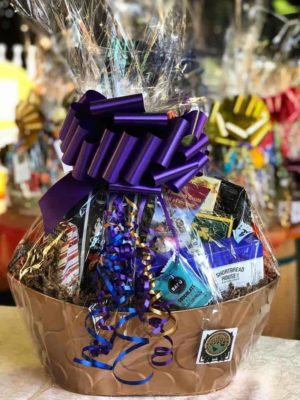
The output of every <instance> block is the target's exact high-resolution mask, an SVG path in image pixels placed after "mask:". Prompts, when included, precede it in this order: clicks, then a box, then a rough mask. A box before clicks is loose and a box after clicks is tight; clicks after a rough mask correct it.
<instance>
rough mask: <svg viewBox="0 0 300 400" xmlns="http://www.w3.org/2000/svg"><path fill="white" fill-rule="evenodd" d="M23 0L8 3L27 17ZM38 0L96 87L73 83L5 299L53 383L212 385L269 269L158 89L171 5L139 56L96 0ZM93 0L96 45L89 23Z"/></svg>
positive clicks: (265, 294)
mask: <svg viewBox="0 0 300 400" xmlns="http://www.w3.org/2000/svg"><path fill="white" fill-rule="evenodd" d="M17 3H18V4H19V6H20V3H21V2H17ZM31 3H32V2H31V1H29V2H28V3H27V4H26V5H24V4H23V6H22V10H23V11H27V13H28V10H29V11H30V10H31V11H32V12H34V13H35V12H36V11H37V10H36V9H35V7H31V6H32V4H31ZM42 3H43V2H42ZM53 3H55V2H52V4H51V8H50V9H49V6H48V4H46V2H45V3H43V5H44V7H43V8H42V9H40V12H38V13H35V16H38V18H39V19H40V20H41V21H42V22H43V23H44V24H46V26H47V27H48V28H50V27H51V24H54V23H59V28H60V29H65V30H66V31H68V33H70V31H69V29H70V26H71V27H72V32H74V31H75V32H76V39H77V42H75V43H76V57H75V59H74V58H73V61H74V60H77V58H78V59H79V60H81V59H82V57H84V56H85V55H88V62H89V64H88V67H87V68H84V71H82V74H81V76H80V82H82V85H83V87H85V86H90V85H92V83H93V82H95V83H98V88H100V89H101V93H100V91H99V92H98V91H95V90H91V89H90V90H87V91H86V92H84V94H83V95H82V96H81V98H79V99H78V101H77V102H74V103H72V105H71V106H70V109H69V112H68V114H67V117H66V119H65V122H64V124H63V126H62V128H61V131H60V139H61V149H62V152H63V157H62V160H63V162H64V163H65V164H67V165H69V166H71V167H73V169H72V171H71V172H70V173H68V174H67V175H65V176H64V177H63V178H62V179H61V180H60V181H59V182H57V183H56V184H55V185H54V186H53V187H52V188H50V189H49V190H48V192H47V193H46V194H45V195H44V196H43V198H42V199H41V201H40V208H41V213H42V217H41V218H40V219H38V220H37V221H36V222H35V224H34V225H33V226H32V228H31V229H30V230H29V232H28V233H27V234H26V236H25V237H24V239H23V240H22V242H21V243H20V244H19V246H18V248H17V249H16V252H15V254H14V256H13V259H12V261H11V263H10V266H9V281H10V284H11V288H12V291H13V294H14V296H15V299H16V303H17V304H18V306H19V307H20V308H21V309H22V310H23V312H24V315H25V319H26V322H27V324H28V325H29V327H30V330H31V332H32V335H33V339H34V341H35V343H36V345H37V348H38V352H39V354H40V356H41V360H42V362H43V364H44V366H45V367H46V369H47V371H49V373H50V374H51V376H52V377H53V380H54V382H56V383H57V384H59V385H60V386H62V387H64V388H66V389H68V390H71V391H74V392H78V393H82V394H93V395H109V396H113V395H128V396H133V395H144V396H145V395H184V394H196V393H207V392H210V391H214V390H218V389H221V388H223V387H225V386H226V385H228V384H229V383H230V381H231V380H232V378H233V377H234V375H235V372H236V369H237V367H238V365H239V363H240V360H241V358H242V357H243V356H244V355H245V354H246V353H247V352H248V350H249V349H250V348H251V347H252V345H253V343H255V341H256V339H257V338H258V337H259V335H260V334H261V333H262V330H263V328H264V325H265V322H266V318H267V316H268V312H269V310H270V305H271V302H272V298H273V295H274V290H275V287H276V285H277V282H278V272H277V268H276V260H275V259H274V256H273V254H272V252H271V250H270V247H269V245H268V243H267V241H266V239H265V237H264V235H263V232H262V228H261V224H260V222H259V218H258V216H257V215H256V214H255V212H254V210H253V209H252V207H251V204H250V201H249V199H248V196H247V193H246V192H245V190H244V189H243V188H242V187H240V186H237V185H235V184H232V183H230V182H228V181H225V180H220V179H218V178H214V177H207V176H204V174H203V173H204V172H205V167H206V165H207V163H208V152H207V142H208V138H207V136H206V134H205V132H204V125H205V121H206V119H207V117H206V115H205V114H204V113H203V112H202V111H201V110H200V109H199V106H197V102H196V101H193V102H192V101H188V100H187V98H186V97H184V98H183V101H180V96H178V93H176V87H175V86H172V85H173V80H172V77H173V75H175V76H176V66H177V65H178V64H177V57H178V49H179V48H180V45H181V33H182V26H184V24H183V20H184V10H183V9H182V5H180V6H179V4H176V3H175V4H173V5H172V7H170V9H169V11H168V13H167V14H166V15H165V16H164V19H163V21H159V20H158V21H159V22H158V21H156V22H157V24H152V23H150V22H151V21H150V22H149V30H148V29H147V31H146V33H145V38H144V41H143V46H142V48H143V52H142V53H141V49H138V51H137V52H136V48H135V47H134V46H131V44H132V43H131V41H130V39H129V38H128V37H127V36H126V30H125V29H123V28H124V27H122V26H121V25H119V24H120V22H119V20H118V19H117V18H115V16H117V11H116V9H115V8H111V7H110V4H109V3H111V2H108V3H107V2H101V3H98V2H97V4H98V6H97V7H96V6H95V4H94V2H90V3H89V4H87V3H84V4H85V7H82V5H81V4H80V5H79V3H77V1H74V2H66V3H65V2H61V1H59V4H60V7H54V4H53ZM62 3H63V4H62ZM38 4H39V5H41V1H39V2H38ZM70 4H72V7H70ZM100 5H101V7H100ZM25 6H26V7H27V8H26V7H25ZM98 7H100V8H98ZM59 9H60V10H62V11H61V12H62V14H58V15H56V13H59ZM100 9H101V16H102V27H103V31H102V32H101V34H102V35H103V36H105V38H104V39H103V42H101V43H99V40H100V39H99V36H94V34H95V32H94V31H91V30H90V29H92V28H93V22H95V21H96V20H97V18H98V15H97V16H96V14H97V13H96V11H97V12H99V13H100ZM112 9H113V10H114V15H113V14H112V11H111V10H112ZM47 12H48V14H45V13H47ZM65 12H67V14H66V15H65V14H64V13H65ZM53 13H54V14H55V15H56V18H53ZM99 15H100V14H99ZM66 17H67V18H66ZM66 22H67V26H66V25H64V24H65V23H66ZM97 22H99V21H98V20H97ZM152 22H153V21H152ZM162 22H163V26H162V25H161V23H162ZM88 27H89V28H88ZM95 27H98V23H97V24H95ZM55 28H57V27H55ZM121 28H122V29H121ZM162 28H163V29H162ZM53 29H54V28H53ZM66 31H65V32H66ZM162 32H163V33H162ZM120 35H121V36H120ZM78 36H79V37H80V38H81V41H80V42H78ZM120 37H122V38H123V39H122V40H120ZM125 39H126V40H125ZM124 43H126V46H125V48H124V49H125V50H124V49H123V51H122V46H123V45H124ZM153 43H155V49H154V48H153V47H151V45H152V46H153ZM104 48H105V49H106V51H108V52H107V53H104V54H103V55H102V56H103V58H101V57H100V58H99V54H100V55H101V54H102V53H101V51H102V50H103V49H104ZM173 48H174V51H173ZM128 49H130V52H131V53H130V57H129V58H128ZM175 49H177V51H175ZM71 50H74V49H73V48H72V49H71ZM79 50H80V51H81V52H80V51H79ZM158 50H160V51H162V50H164V52H162V53H159V54H158ZM166 52H167V54H166ZM71 53H72V54H73V56H74V53H73V52H72V51H71ZM149 54H151V60H149V59H148V58H147V57H148V56H149ZM158 55H159V57H158ZM96 60H97V64H96ZM122 60H123V61H124V63H123V64H122ZM153 60H154V61H153ZM158 62H159V63H160V64H159V65H158V64H157V63H158ZM96 65H97V68H98V69H96ZM74 67H75V68H74V70H75V69H76V68H78V67H79V64H75V65H74ZM159 67H160V68H159ZM99 68H100V70H99ZM99 71H100V72H99ZM153 71H156V72H157V71H159V72H158V73H156V74H155V75H153V74H151V72H153ZM77 72H78V70H77ZM177 72H178V71H177ZM97 77H98V78H97ZM85 78H86V79H88V80H86V79H85ZM96 78H97V79H96ZM169 78H170V79H169ZM83 81H85V83H83ZM170 85H171V86H170ZM133 88H134V89H135V90H136V92H135V91H133ZM179 95H181V93H179Z"/></svg>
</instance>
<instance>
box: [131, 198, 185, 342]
mask: <svg viewBox="0 0 300 400" xmlns="http://www.w3.org/2000/svg"><path fill="white" fill-rule="evenodd" d="M125 200H126V202H127V204H128V205H129V206H130V207H131V208H132V211H130V213H129V222H128V225H129V227H130V228H131V236H132V237H133V238H134V239H135V244H136V246H137V247H138V248H139V249H140V250H141V252H142V264H143V265H144V276H145V277H146V278H147V279H148V280H149V283H150V295H151V296H152V297H151V300H150V306H149V311H150V312H152V314H155V315H157V316H158V317H160V318H162V319H165V318H166V319H167V320H168V322H169V321H172V322H173V325H172V326H171V327H170V328H169V329H168V330H166V331H164V332H162V333H161V335H160V334H159V335H158V334H153V333H151V332H149V334H150V335H151V336H162V337H165V336H170V335H172V334H173V333H174V332H175V331H176V328H177V321H176V319H175V318H174V317H173V315H171V314H170V313H169V312H168V311H165V310H161V309H160V308H158V307H157V306H156V302H157V301H158V300H159V299H160V298H161V297H162V295H161V292H158V291H157V290H155V281H154V278H153V275H152V273H151V272H150V271H151V268H152V264H151V260H152V255H151V252H150V249H149V247H148V245H147V243H145V242H142V241H141V238H140V236H139V235H138V233H137V232H136V230H135V226H136V218H137V211H138V210H137V206H136V204H135V203H134V202H132V201H131V200H130V199H128V197H126V196H125ZM146 318H147V321H149V318H148V316H146ZM150 318H151V316H150Z"/></svg>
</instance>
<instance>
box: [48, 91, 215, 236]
mask: <svg viewBox="0 0 300 400" xmlns="http://www.w3.org/2000/svg"><path fill="white" fill-rule="evenodd" d="M205 121H206V116H205V114H204V113H202V112H201V111H191V112H189V113H186V114H184V115H182V116H180V117H176V118H173V119H169V118H168V114H167V113H147V112H145V109H144V102H143V96H142V95H141V94H135V95H130V96H123V97H118V98H113V99H106V98H105V97H104V96H103V95H101V94H100V93H98V92H96V91H94V90H89V91H87V92H86V94H85V95H84V96H83V97H82V98H81V99H80V100H79V102H77V103H73V104H72V105H71V107H70V110H69V112H68V114H67V117H66V119H65V121H64V124H63V126H62V128H61V132H60V139H61V140H62V144H61V149H62V151H63V153H64V154H63V157H62V160H63V162H64V163H65V164H67V165H71V166H73V167H74V168H73V171H72V172H71V173H69V175H67V176H66V177H64V178H62V180H61V181H59V182H57V183H56V184H55V185H54V186H52V188H50V189H49V190H48V192H47V193H46V194H45V195H44V196H43V197H42V199H41V200H40V208H41V212H42V217H43V221H44V228H45V232H46V233H50V232H52V231H53V230H54V229H55V227H56V226H57V224H58V223H59V221H60V220H62V219H63V217H64V216H65V215H66V213H67V212H68V211H69V210H71V209H72V208H73V207H74V206H75V205H76V204H77V203H78V202H79V201H80V200H82V199H84V197H86V196H87V194H88V193H89V192H90V191H92V190H94V189H97V188H101V187H102V188H106V189H108V190H112V191H115V192H120V193H139V194H159V193H161V190H162V186H164V185H166V186H168V187H169V188H170V189H171V190H174V191H180V190H181V189H182V187H183V186H184V185H186V184H187V183H188V181H189V180H191V179H192V178H193V177H194V176H196V175H198V174H201V171H202V170H203V167H204V166H205V164H206V163H207V162H208V157H207V154H206V145H207V136H206V135H205V133H203V127H204V123H205ZM187 136H189V140H188V143H189V144H188V145H184V144H183V143H184V140H183V139H184V138H185V137H187ZM49 210H51V211H49Z"/></svg>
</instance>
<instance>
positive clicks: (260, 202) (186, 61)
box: [0, 0, 300, 339]
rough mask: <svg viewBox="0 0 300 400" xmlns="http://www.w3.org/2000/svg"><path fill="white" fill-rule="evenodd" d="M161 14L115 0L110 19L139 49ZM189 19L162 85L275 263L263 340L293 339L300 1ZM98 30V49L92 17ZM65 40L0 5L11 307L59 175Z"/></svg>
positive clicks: (67, 97)
mask: <svg viewBox="0 0 300 400" xmlns="http://www.w3.org/2000/svg"><path fill="white" fill-rule="evenodd" d="M88 1H89V0H86V1H83V2H82V4H83V7H84V6H86V7H87V9H88V6H87V5H88ZM19 3H22V2H21V1H19ZM167 3H168V1H165V2H163V1H157V2H156V8H155V10H154V8H153V2H152V1H151V0H115V1H114V7H115V16H116V18H123V19H124V20H125V19H126V18H127V19H128V21H130V26H132V29H131V32H130V34H131V36H132V38H133V39H134V41H135V42H136V45H137V46H140V47H139V48H141V49H142V44H141V43H139V32H141V30H144V29H145V27H146V26H147V24H148V23H149V21H150V19H151V18H152V17H153V15H156V14H155V13H156V12H157V18H159V16H160V13H162V12H163V8H164V7H167ZM24 4H25V5H26V1H24ZM28 4H29V3H28ZM24 10H25V11H26V6H24ZM187 10H188V12H187V18H186V25H185V26H184V29H185V32H186V38H187V39H186V42H185V44H184V49H185V50H184V55H183V56H182V57H181V61H180V63H179V64H178V65H176V66H174V68H177V69H178V68H179V69H180V71H181V74H180V77H181V78H180V79H179V80H176V81H174V82H172V85H170V86H172V90H174V92H176V91H182V93H185V92H186V93H189V95H192V96H194V97H199V99H200V100H199V101H201V104H202V107H203V110H204V111H205V112H206V113H207V114H208V116H209V120H208V126H207V133H208V134H209V136H210V143H211V145H210V157H211V166H210V171H209V173H210V174H213V175H216V176H219V177H223V176H226V177H227V178H229V179H230V180H232V181H234V182H236V183H238V184H241V185H243V186H245V187H246V188H247V190H248V193H249V195H250V197H251V200H252V202H253V203H254V204H255V207H256V208H257V210H258V212H259V213H260V215H261V218H262V224H263V225H264V226H265V230H266V235H267V236H268V237H269V239H270V240H271V243H272V246H273V249H274V251H275V254H276V256H277V258H278V260H279V265H280V272H281V276H282V278H281V282H280V288H279V290H278V292H277V295H276V300H275V303H274V306H273V311H272V314H271V318H270V321H269V325H268V326H267V328H266V331H265V333H266V334H268V335H271V336H278V337H283V338H297V339H300V320H299V309H300V304H299V302H300V296H299V290H300V278H299V268H300V57H299V55H300V23H299V17H300V1H299V0H222V1H220V2H218V5H217V7H216V2H214V1H211V0H188V1H187ZM100 15H101V14H99V16H100ZM99 18H100V17H99ZM95 24H97V26H98V31H99V32H98V35H99V41H100V40H103V38H102V37H101V35H102V31H101V18H100V20H99V21H95ZM70 40H76V32H73V31H72V26H70V27H68V29H67V30H65V34H64V35H62V34H57V35H53V34H52V35H50V34H49V33H48V32H47V31H46V30H42V29H41V28H40V27H39V26H38V25H37V24H36V23H33V22H32V21H31V20H30V19H26V18H24V17H21V16H20V15H18V14H16V13H15V11H14V6H13V5H12V4H10V2H9V1H8V0H0V213H1V215H0V304H10V305H13V299H12V297H11V295H10V292H9V288H8V284H7V280H6V271H7V265H8V263H9V260H10V258H11V257H12V254H13V251H14V248H15V247H16V245H17V243H18V242H19V241H20V240H21V238H22V236H23V235H24V233H25V232H26V230H27V229H28V228H29V227H30V225H31V224H32V222H33V221H34V219H35V217H36V216H37V215H38V213H39V209H38V200H39V199H40V197H41V196H42V194H43V193H44V192H45V191H46V190H47V188H49V187H50V186H51V185H52V184H53V183H54V182H55V181H56V180H58V179H59V178H60V177H61V176H63V174H64V173H65V172H66V170H67V167H66V166H64V165H63V164H62V162H61V160H60V158H61V153H60V147H59V139H58V132H59V128H60V126H61V123H62V121H63V119H64V117H65V115H66V111H67V109H68V107H69V105H70V104H71V103H72V101H73V100H74V99H75V98H76V97H77V92H76V91H77V86H78V85H77V84H78V82H77V81H76V71H75V72H74V71H71V70H70V68H69V64H68V61H67V60H68V59H67V55H66V54H67V48H68V41H70ZM120 45H124V44H122V43H120ZM99 57H101V55H99ZM153 57H154V55H153ZM83 62H84V60H83ZM151 79H153V80H154V81H155V79H156V77H155V73H153V76H152V77H151ZM169 79H172V77H171V76H170V77H169Z"/></svg>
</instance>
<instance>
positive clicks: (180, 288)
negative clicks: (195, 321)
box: [155, 256, 213, 309]
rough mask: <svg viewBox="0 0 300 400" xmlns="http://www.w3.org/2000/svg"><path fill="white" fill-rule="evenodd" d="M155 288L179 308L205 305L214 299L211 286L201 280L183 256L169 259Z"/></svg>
mask: <svg viewBox="0 0 300 400" xmlns="http://www.w3.org/2000/svg"><path fill="white" fill-rule="evenodd" d="M155 290H157V291H160V292H161V294H162V297H163V298H164V299H165V300H168V301H170V302H171V303H172V304H173V305H175V306H177V307H178V308H179V309H189V308H196V307H203V306H206V305H207V304H208V303H209V302H210V301H212V300H213V295H212V293H211V290H210V288H209V286H208V285H207V284H206V283H205V282H203V281H201V280H200V277H199V276H198V275H196V274H195V272H194V270H193V269H192V268H191V267H190V266H189V265H188V263H187V261H186V260H185V259H184V257H182V256H178V257H174V258H173V259H171V260H169V261H168V263H167V265H166V266H165V267H164V268H163V270H162V272H161V274H160V276H159V277H158V278H157V279H156V280H155Z"/></svg>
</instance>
